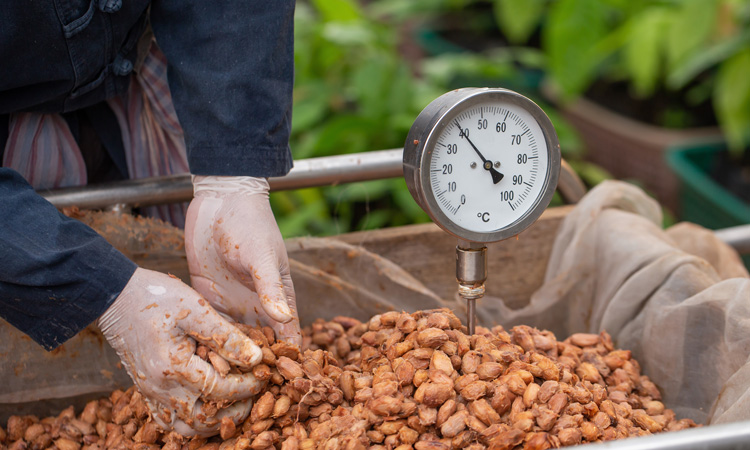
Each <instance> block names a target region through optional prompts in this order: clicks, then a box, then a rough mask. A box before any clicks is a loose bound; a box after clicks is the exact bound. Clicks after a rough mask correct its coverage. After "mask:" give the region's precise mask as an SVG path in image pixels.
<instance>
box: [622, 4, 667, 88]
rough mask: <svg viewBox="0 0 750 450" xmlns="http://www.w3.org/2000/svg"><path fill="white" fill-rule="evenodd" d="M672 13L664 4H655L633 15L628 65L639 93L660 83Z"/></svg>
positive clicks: (627, 49)
mask: <svg viewBox="0 0 750 450" xmlns="http://www.w3.org/2000/svg"><path fill="white" fill-rule="evenodd" d="M669 14H670V11H669V10H667V9H665V8H652V9H647V10H645V11H644V12H643V13H642V14H639V15H637V16H635V17H633V18H632V19H631V22H632V25H631V27H630V32H631V35H630V39H629V40H628V42H627V43H626V45H625V49H624V52H625V55H624V56H625V67H626V68H627V70H628V72H629V74H630V77H631V79H632V81H633V86H634V87H635V91H636V94H637V95H639V96H640V97H647V96H649V95H651V94H652V93H653V92H654V90H655V89H656V87H657V85H658V82H659V77H660V74H661V64H660V63H661V59H662V58H661V57H662V54H663V42H664V29H665V27H666V25H667V24H668V23H669V22H668V18H669Z"/></svg>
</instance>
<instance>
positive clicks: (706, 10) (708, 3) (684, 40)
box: [666, 0, 719, 68]
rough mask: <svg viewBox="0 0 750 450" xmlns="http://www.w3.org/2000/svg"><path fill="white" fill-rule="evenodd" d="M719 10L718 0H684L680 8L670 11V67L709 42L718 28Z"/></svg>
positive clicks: (668, 32) (667, 46) (668, 36)
mask: <svg viewBox="0 0 750 450" xmlns="http://www.w3.org/2000/svg"><path fill="white" fill-rule="evenodd" d="M718 11H719V3H718V1H717V0H683V1H682V3H681V4H680V6H679V8H677V9H676V10H674V11H672V12H671V13H670V24H669V27H668V31H667V39H666V43H667V45H666V50H667V61H668V65H669V67H670V68H675V67H677V66H678V65H679V64H680V63H682V62H683V61H684V60H685V59H687V58H690V57H691V55H694V54H695V53H696V51H697V50H699V49H700V48H701V47H703V46H705V45H706V44H707V43H708V40H709V39H710V37H711V35H712V34H713V32H714V30H715V29H716V16H717V13H718Z"/></svg>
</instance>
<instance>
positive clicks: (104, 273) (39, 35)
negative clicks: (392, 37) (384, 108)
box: [0, 0, 294, 348]
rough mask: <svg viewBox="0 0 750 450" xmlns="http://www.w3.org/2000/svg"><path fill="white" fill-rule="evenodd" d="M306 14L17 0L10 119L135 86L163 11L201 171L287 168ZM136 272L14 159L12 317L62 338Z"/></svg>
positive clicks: (0, 253) (228, 0) (265, 172)
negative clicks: (296, 30)
mask: <svg viewBox="0 0 750 450" xmlns="http://www.w3.org/2000/svg"><path fill="white" fill-rule="evenodd" d="M293 16H294V0H273V1H258V0H239V1H238V0H211V1H205V0H155V1H153V2H149V1H146V0H47V1H29V0H17V1H16V0H14V1H11V2H7V3H6V4H4V5H3V14H2V15H0V61H2V63H0V117H1V116H2V115H6V117H7V114H9V113H12V112H17V111H41V112H70V111H75V110H79V109H81V108H85V107H88V106H92V105H96V104H99V103H100V102H102V101H103V100H105V99H107V98H110V97H112V96H114V95H118V94H122V93H124V92H125V90H126V89H127V87H128V83H129V77H128V75H129V74H130V73H131V71H132V70H133V67H134V65H135V63H136V59H137V57H138V45H137V44H138V40H139V38H140V37H141V35H142V34H143V31H144V29H145V28H146V26H147V21H149V20H150V23H151V27H152V29H153V31H154V34H155V36H156V40H157V42H158V44H159V46H160V47H161V49H162V51H163V52H164V53H165V55H166V56H167V60H168V64H169V67H168V78H169V85H170V90H171V93H172V98H173V101H174V104H175V109H176V111H177V115H178V117H179V119H180V122H181V125H182V128H183V130H184V133H185V141H186V144H187V151H188V162H189V164H190V171H191V172H192V173H193V174H198V175H245V176H261V177H269V176H279V175H283V174H286V173H287V172H288V171H289V169H290V168H291V164H292V160H291V152H290V151H289V144H288V140H289V132H290V126H291V109H292V85H293V78H294V76H293V70H294V69H293V63H294V55H293ZM2 123H3V121H2V120H0V124H2ZM3 131H5V133H7V130H0V148H4V146H5V140H4V139H3V135H4V133H3ZM6 135H7V134H6ZM134 270H135V265H134V264H133V263H132V262H130V261H129V260H128V259H127V258H125V256H123V255H122V254H120V253H119V252H117V251H116V250H114V249H113V248H112V247H111V246H109V244H107V243H106V241H104V239H103V238H101V237H100V236H99V235H97V234H96V233H94V232H93V231H92V230H90V229H89V228H88V227H86V226H85V225H83V224H81V223H80V222H77V221H72V220H71V219H67V218H65V217H64V216H62V215H61V214H59V213H58V212H57V211H56V210H55V208H54V207H53V206H52V205H50V204H49V203H48V202H46V201H45V200H44V199H42V198H41V197H39V196H38V195H36V194H35V193H34V191H33V190H32V189H31V187H30V186H29V185H28V184H27V183H25V181H24V180H23V178H21V177H20V176H18V174H17V173H16V172H14V171H12V170H10V169H2V168H0V316H1V317H3V318H5V319H6V320H8V321H9V322H10V323H11V324H13V325H14V326H16V327H17V328H19V329H20V330H22V331H24V332H25V333H27V334H28V335H29V336H31V337H32V338H33V339H34V340H36V341H37V342H39V343H40V344H41V345H43V346H45V347H46V348H54V347H55V346H57V345H59V344H60V343H62V342H64V341H65V340H66V339H68V338H70V337H71V336H73V335H74V334H76V333H77V332H78V331H79V330H80V329H82V328H84V327H85V326H86V325H88V324H89V323H90V322H91V321H92V320H94V319H95V318H96V317H98V316H99V315H100V314H101V313H102V312H104V310H106V308H107V307H108V306H109V305H110V304H111V303H112V302H113V301H114V300H115V299H116V298H117V296H118V295H119V293H120V291H121V290H122V289H123V287H124V286H125V284H126V283H127V281H128V280H129V279H130V276H131V275H132V273H133V271H134Z"/></svg>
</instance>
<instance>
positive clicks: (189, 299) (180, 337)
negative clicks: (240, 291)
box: [98, 268, 263, 436]
mask: <svg viewBox="0 0 750 450" xmlns="http://www.w3.org/2000/svg"><path fill="white" fill-rule="evenodd" d="M98 324H99V328H101V330H102V333H103V334H104V336H105V337H106V338H107V341H109V343H110V345H112V347H113V348H114V349H115V350H116V351H117V354H118V355H119V356H120V359H121V360H122V362H123V364H124V365H125V368H126V369H127V371H128V374H130V377H131V378H132V379H133V381H134V382H135V384H136V386H138V389H139V390H140V391H141V393H142V394H143V396H144V397H145V398H146V402H147V404H148V406H149V408H150V409H151V415H152V416H153V417H154V419H155V420H156V421H157V423H159V425H161V426H162V427H165V428H166V429H174V430H175V431H177V432H178V433H180V434H182V435H186V436H193V435H203V436H205V435H211V434H215V433H216V432H217V431H218V430H219V425H220V422H221V419H222V418H223V417H225V416H228V417H230V418H231V419H232V420H233V421H234V422H235V423H238V422H240V421H242V420H244V419H245V417H247V415H248V414H249V413H250V407H251V406H252V405H251V403H250V400H249V398H250V397H251V396H253V395H255V394H257V393H258V392H259V391H260V389H261V388H262V387H263V384H262V383H260V382H258V381H257V380H256V379H255V377H254V376H253V375H252V374H249V373H248V374H243V375H234V374H228V375H226V376H223V377H222V376H221V375H220V374H219V373H218V372H217V371H216V370H215V369H214V368H213V366H211V364H209V363H207V362H206V361H204V360H202V359H201V358H200V357H198V356H197V355H196V354H195V348H196V341H199V342H201V343H203V344H205V345H206V346H208V347H209V348H210V349H211V350H213V351H214V352H216V353H218V354H219V355H221V356H222V357H224V359H226V360H227V361H230V362H233V363H234V364H236V365H238V366H240V367H246V368H250V367H252V366H254V365H256V364H257V363H258V362H259V361H260V360H261V358H262V353H261V351H260V348H258V346H257V345H255V343H253V341H252V340H250V339H249V338H248V337H246V336H245V335H244V334H242V333H241V332H240V331H239V330H238V329H237V328H235V327H234V325H232V324H230V323H229V322H228V321H227V320H226V319H224V318H223V317H221V315H220V314H219V313H217V312H216V310H214V309H213V308H211V306H210V305H209V304H208V302H207V301H206V300H204V299H203V298H201V296H200V295H199V294H198V293H197V292H195V291H194V290H192V289H191V288H190V287H189V286H187V285H186V284H185V283H183V282H182V281H180V280H179V279H176V278H172V277H170V276H169V275H165V274H162V273H159V272H154V271H151V270H146V269H141V268H139V269H136V271H135V273H134V274H133V277H132V278H131V279H130V281H129V282H128V284H127V285H126V286H125V289H123V291H122V292H121V293H120V295H119V296H118V297H117V299H116V300H115V302H114V303H113V304H112V306H110V307H109V308H108V309H107V310H106V311H105V312H104V314H103V315H102V316H101V317H100V318H99V321H98ZM204 401H211V402H222V403H221V404H222V405H227V404H231V406H228V407H227V408H225V409H223V410H221V411H220V412H219V413H218V414H217V415H216V416H214V417H211V418H206V417H205V412H204V411H203V410H202V406H203V404H204ZM232 402H234V403H233V404H232Z"/></svg>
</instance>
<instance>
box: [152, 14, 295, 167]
mask: <svg viewBox="0 0 750 450" xmlns="http://www.w3.org/2000/svg"><path fill="white" fill-rule="evenodd" d="M294 6H295V5H294V0H273V1H258V0H246V1H236V0H214V1H210V2H207V1H204V0H156V1H154V2H153V4H152V7H151V24H152V28H153V30H154V35H155V36H156V40H157V42H158V43H159V46H160V47H161V49H162V50H163V51H164V54H165V55H166V56H167V60H168V61H169V68H168V78H169V86H170V90H171V92H172V96H173V99H174V104H175V110H176V111H177V115H178V117H179V119H180V123H181V124H182V128H183V130H184V132H185V141H186V143H187V152H188V161H189V163H190V171H191V172H192V173H193V174H196V175H246V176H258V177H269V176H280V175H284V174H286V173H287V172H288V171H289V169H290V168H291V165H292V157H291V152H290V150H289V131H290V126H291V111H292V87H293V83H294V48H293V42H294V29H293V28H294Z"/></svg>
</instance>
